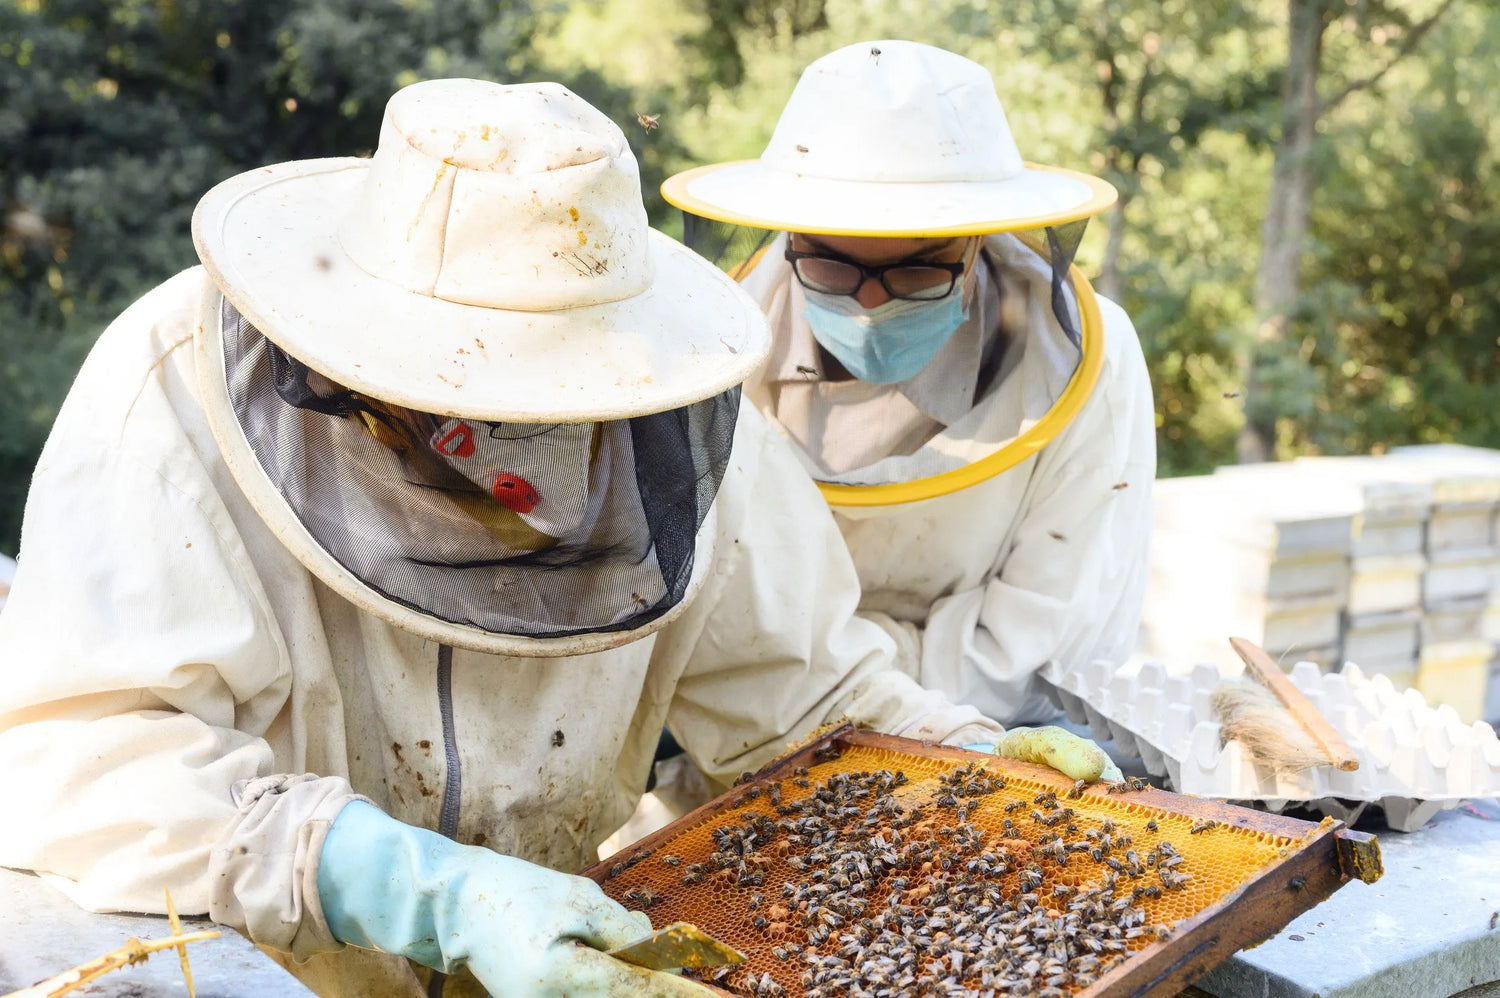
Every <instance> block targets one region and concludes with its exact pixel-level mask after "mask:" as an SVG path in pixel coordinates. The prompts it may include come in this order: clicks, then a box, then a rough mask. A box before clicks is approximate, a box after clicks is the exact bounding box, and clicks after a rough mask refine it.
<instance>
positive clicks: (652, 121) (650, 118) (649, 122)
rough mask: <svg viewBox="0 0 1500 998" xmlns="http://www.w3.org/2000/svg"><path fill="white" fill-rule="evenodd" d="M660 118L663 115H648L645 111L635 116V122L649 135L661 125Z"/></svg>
mask: <svg viewBox="0 0 1500 998" xmlns="http://www.w3.org/2000/svg"><path fill="white" fill-rule="evenodd" d="M660 118H661V115H660V114H659V113H658V114H647V113H645V112H644V111H640V112H637V113H636V116H635V120H636V121H637V122H639V123H640V126H641V127H642V128H644V129H645V130H646V134H647V135H650V134H651V130H652V129H653V128H656V127H658V126H659V125H660V123H661V122H660V121H659V119H660Z"/></svg>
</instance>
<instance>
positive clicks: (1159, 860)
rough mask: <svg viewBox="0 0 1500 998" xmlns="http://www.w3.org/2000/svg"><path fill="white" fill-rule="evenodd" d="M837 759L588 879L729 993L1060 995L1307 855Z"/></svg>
mask: <svg viewBox="0 0 1500 998" xmlns="http://www.w3.org/2000/svg"><path fill="white" fill-rule="evenodd" d="M838 753H839V750H838V749H826V748H825V749H821V750H819V752H818V754H817V756H816V757H815V758H807V759H806V762H807V766H806V767H805V768H804V767H798V768H797V769H795V770H794V769H792V768H791V767H790V766H785V767H776V769H775V771H774V772H773V773H771V774H768V775H766V776H763V777H762V778H760V779H757V780H755V781H754V782H752V783H750V784H748V785H744V786H739V787H736V788H735V790H734V791H732V794H731V796H730V797H729V798H728V803H729V806H728V807H727V808H726V809H723V810H717V811H714V810H712V808H711V807H706V808H704V809H700V812H695V813H694V815H693V816H690V817H689V819H687V820H686V822H685V823H684V825H683V826H680V827H678V828H677V829H676V830H675V831H673V832H671V833H670V834H669V835H668V836H667V837H665V838H658V839H657V840H656V841H655V842H654V844H653V847H652V848H649V849H647V848H634V847H633V848H627V849H626V850H625V851H623V852H621V853H619V854H618V855H616V856H615V857H613V858H612V859H610V860H607V861H605V862H604V863H602V864H600V866H599V867H597V868H596V876H597V878H598V879H600V880H601V882H602V886H603V888H604V890H605V892H606V893H607V894H608V895H609V896H610V897H612V898H614V899H615V900H617V901H619V902H620V903H621V904H623V905H624V906H625V907H627V908H629V909H631V910H636V911H645V912H646V913H647V915H648V916H649V917H650V918H651V921H652V924H653V925H655V926H657V927H660V926H663V925H666V924H669V923H671V922H674V921H687V922H692V923H694V924H696V925H698V926H699V927H701V928H702V929H703V930H704V931H706V932H708V933H710V934H711V935H713V936H715V937H716V938H718V939H720V940H722V941H724V942H726V943H728V944H729V945H731V946H733V947H735V948H736V949H738V950H740V951H741V952H742V953H744V954H745V956H746V961H745V962H744V963H743V964H739V965H735V966H733V967H721V968H711V969H709V970H705V971H701V972H698V973H697V975H696V976H698V977H700V979H703V980H705V981H707V982H710V983H713V984H714V985H716V986H718V987H720V988H723V989H725V990H727V991H730V992H732V993H734V994H740V995H749V996H753V998H780V996H782V995H786V996H795V995H806V996H808V998H828V996H832V995H835V994H840V995H842V994H848V995H852V996H856V998H858V996H861V995H865V996H869V998H886V996H892V998H894V996H897V995H906V994H947V993H949V992H950V991H954V990H955V989H957V988H973V989H977V990H978V991H979V992H980V993H984V992H985V991H988V992H990V993H993V994H997V995H1035V996H1038V998H1061V996H1064V995H1070V994H1076V993H1078V992H1079V991H1082V990H1085V989H1086V988H1087V987H1088V986H1089V985H1091V984H1092V983H1094V982H1095V981H1096V980H1097V979H1098V978H1099V977H1102V976H1103V975H1104V974H1106V973H1107V972H1108V971H1109V970H1110V969H1111V968H1112V967H1114V966H1116V965H1118V964H1119V963H1121V962H1123V961H1124V960H1125V959H1127V958H1128V957H1129V956H1130V955H1131V954H1133V953H1136V952H1139V951H1141V950H1143V949H1145V948H1146V947H1149V946H1151V945H1153V944H1154V943H1156V941H1157V940H1159V939H1166V938H1169V937H1170V934H1171V932H1172V929H1173V927H1174V926H1176V925H1177V924H1178V923H1179V922H1181V921H1182V920H1184V919H1187V918H1190V917H1192V916H1194V915H1197V914H1198V913H1200V912H1202V911H1203V910H1204V909H1206V908H1208V907H1210V906H1212V905H1214V904H1215V903H1217V902H1219V901H1220V900H1222V899H1223V898H1224V897H1225V895H1227V894H1229V893H1231V892H1233V891H1235V890H1236V889H1237V888H1239V887H1240V886H1241V885H1242V884H1244V883H1245V882H1246V881H1248V880H1249V879H1251V878H1252V877H1253V876H1254V875H1255V874H1256V873H1257V871H1260V870H1262V869H1264V868H1265V867H1266V866H1267V865H1269V864H1271V863H1273V862H1275V861H1277V860H1278V859H1280V858H1284V857H1285V856H1287V855H1288V854H1289V852H1290V850H1291V849H1293V848H1295V847H1296V846H1297V845H1298V844H1299V842H1300V840H1298V839H1294V838H1287V837H1283V836H1277V835H1273V834H1269V833H1267V832H1264V831H1256V830H1251V829H1246V828H1241V827H1238V826H1235V825H1228V824H1223V825H1216V824H1214V823H1213V822H1211V821H1202V820H1200V819H1197V818H1195V817H1192V816H1186V815H1181V814H1177V813H1175V812H1173V811H1170V810H1163V809H1162V808H1160V807H1157V806H1152V805H1151V804H1150V803H1149V802H1150V801H1151V800H1152V799H1153V797H1154V796H1156V795H1157V794H1158V792H1157V791H1154V790H1151V789H1145V790H1129V791H1127V792H1113V791H1119V790H1121V789H1123V788H1125V787H1126V786H1127V785H1125V784H1117V785H1114V786H1112V787H1102V786H1097V785H1096V786H1090V787H1087V788H1085V789H1083V790H1082V791H1081V793H1079V794H1078V795H1077V796H1074V793H1072V792H1068V791H1067V790H1066V789H1063V790H1059V789H1058V786H1057V784H1056V782H1049V783H1044V782H1041V781H1039V780H1032V779H1026V778H1024V777H1021V776H1018V775H1016V773H1015V772H1013V771H1010V770H1007V771H1005V772H1001V771H999V770H997V769H993V768H992V769H988V770H987V769H986V768H984V765H981V764H976V763H975V762H973V761H969V762H968V763H967V764H966V763H965V762H956V761H954V760H953V759H945V758H929V757H924V756H921V755H913V754H908V753H905V752H897V751H892V750H890V749H886V748H882V747H876V746H870V745H859V744H846V745H844V746H842V754H838ZM965 758H968V757H965ZM1162 796H1165V795H1162ZM1069 810H1071V813H1068V812H1069ZM1195 829H1196V830H1195ZM1163 844H1165V845H1163ZM898 878H899V879H898ZM997 947H998V948H997Z"/></svg>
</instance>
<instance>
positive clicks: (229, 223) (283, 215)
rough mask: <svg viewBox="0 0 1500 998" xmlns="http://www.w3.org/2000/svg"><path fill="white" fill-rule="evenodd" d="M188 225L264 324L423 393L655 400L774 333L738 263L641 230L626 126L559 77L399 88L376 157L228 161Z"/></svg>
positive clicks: (539, 413) (615, 414)
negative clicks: (243, 165)
mask: <svg viewBox="0 0 1500 998" xmlns="http://www.w3.org/2000/svg"><path fill="white" fill-rule="evenodd" d="M193 238H194V242H195V244H196V246H197V249H198V255H199V257H200V258H201V259H202V261H203V263H204V265H205V266H206V268H207V269H208V272H209V273H210V275H211V276H212V278H213V280H214V282H215V284H216V285H217V286H218V288H219V290H220V291H222V292H223V294H224V295H225V297H227V298H228V299H229V301H230V303H231V304H232V305H233V306H234V307H235V308H236V309H238V310H239V311H240V313H241V314H243V315H244V316H245V317H246V318H247V319H248V320H249V321H250V322H251V323H252V324H253V325H254V327H255V328H256V329H258V330H259V331H260V332H262V333H263V334H265V336H266V337H267V338H269V339H270V340H271V341H272V342H273V343H275V344H276V345H277V346H279V347H281V348H282V349H283V350H285V351H286V352H287V353H289V354H291V355H292V356H294V357H296V358H297V359H298V360H300V361H302V362H303V363H305V364H307V365H308V366H309V367H311V368H312V369H314V370H315V371H317V372H319V373H320V374H322V375H324V376H326V377H328V378H330V379H332V380H333V381H335V382H337V383H339V384H340V385H343V386H345V387H347V388H350V389H353V390H355V391H358V392H362V393H364V394H367V395H369V396H372V397H375V398H378V399H381V400H383V401H385V402H388V403H391V404H394V405H400V406H406V407H408V408H412V409H418V410H421V411H423V412H430V413H441V414H448V415H453V416H462V417H468V418H473V419H483V420H511V421H521V422H565V421H586V420H605V419H621V418H626V417H629V416H634V415H640V414H644V413H651V412H659V411H663V410H667V409H672V408H676V407H679V406H682V405H685V404H688V403H691V402H695V401H698V400H701V399H705V398H708V397H710V396H713V395H715V394H717V393H719V392H721V391H724V390H725V389H727V388H730V387H732V386H734V385H736V384H738V383H739V382H741V381H742V380H744V378H745V377H746V376H747V375H748V374H750V373H751V372H752V371H753V370H754V369H755V368H756V367H757V366H758V365H759V364H760V363H761V361H762V360H763V359H764V357H765V354H766V350H767V345H768V341H767V335H766V331H765V324H764V321H763V319H762V318H761V314H760V310H759V309H758V308H757V307H756V305H755V303H754V302H753V301H752V300H751V299H750V298H749V297H748V296H747V295H746V294H745V293H744V292H743V291H741V290H740V288H739V287H738V286H737V285H736V284H735V283H734V281H732V280H731V279H729V278H728V277H726V276H725V275H724V274H722V273H721V272H720V271H718V270H717V269H716V268H714V267H713V266H711V265H710V264H708V263H707V262H706V261H704V260H703V259H701V258H700V257H698V256H697V255H696V254H694V253H693V252H692V251H690V250H688V249H687V248H686V247H684V246H682V245H680V244H679V243H677V242H675V241H673V240H671V239H670V238H668V237H666V236H664V235H662V234H661V233H659V232H656V231H654V230H652V229H651V228H649V226H648V225H647V221H646V213H645V209H644V207H643V206H642V202H641V194H640V176H639V171H638V169H637V166H636V161H635V157H634V156H633V155H632V154H631V152H630V147H629V145H628V144H627V143H626V141H625V136H624V134H623V133H622V132H621V131H620V129H619V128H618V127H617V126H616V125H615V124H614V123H613V122H611V121H610V120H609V119H608V118H606V117H605V116H604V115H603V114H602V113H601V112H599V111H598V110H596V109H595V108H593V107H592V106H590V105H589V104H588V103H587V102H585V101H583V100H582V99H580V98H579V97H577V96H575V95H574V94H573V93H571V92H570V91H568V90H567V89H566V88H565V87H562V86H560V85H558V84H555V83H539V84H525V85H514V86H503V85H500V84H495V83H489V82H485V81H480V80H461V79H459V80H432V81H428V82H425V83H418V84H414V85H412V86H409V87H406V88H404V89H402V90H400V91H398V92H397V93H396V94H395V95H394V96H393V97H392V98H391V99H390V102H389V104H388V105H387V107H386V112H385V119H384V123H383V124H382V127H381V132H380V143H379V147H378V149H377V150H376V152H375V154H374V157H373V158H371V159H355V158H350V159H320V160H301V161H294V162H289V163H281V164H278V165H275V166H269V167H266V168H264V169H259V170H253V171H251V172H248V173H244V174H240V175H239V176H236V177H233V178H231V179H229V180H227V181H225V182H224V183H221V184H219V185H218V186H217V187H215V188H214V189H213V190H211V191H209V192H208V194H207V195H205V196H204V197H203V199H202V201H200V202H199V204H198V208H197V210H196V212H195V213H194V215H193Z"/></svg>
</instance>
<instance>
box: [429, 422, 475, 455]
mask: <svg viewBox="0 0 1500 998" xmlns="http://www.w3.org/2000/svg"><path fill="white" fill-rule="evenodd" d="M437 449H438V450H439V451H441V452H442V453H444V454H447V455H448V456H449V457H473V456H474V431H473V430H471V429H469V424H468V423H459V424H458V425H457V426H455V427H454V428H453V429H451V430H449V431H448V435H447V436H446V437H444V438H443V439H441V440H439V441H438V442H437Z"/></svg>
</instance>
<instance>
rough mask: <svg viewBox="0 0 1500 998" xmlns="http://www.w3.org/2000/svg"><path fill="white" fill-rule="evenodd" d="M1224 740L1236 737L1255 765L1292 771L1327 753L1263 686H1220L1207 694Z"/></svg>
mask: <svg viewBox="0 0 1500 998" xmlns="http://www.w3.org/2000/svg"><path fill="white" fill-rule="evenodd" d="M1211 703H1212V705H1213V710H1214V713H1215V714H1216V715H1217V716H1218V718H1219V725H1220V732H1221V738H1222V740H1223V742H1224V744H1226V745H1227V744H1229V743H1230V742H1233V741H1237V742H1239V743H1240V744H1241V745H1242V746H1244V749H1245V754H1246V756H1248V757H1249V759H1250V761H1251V762H1253V763H1254V764H1255V765H1257V766H1265V767H1266V768H1268V769H1272V770H1275V771H1276V772H1278V773H1295V772H1298V771H1300V770H1303V769H1311V768H1313V767H1314V766H1326V765H1328V764H1329V763H1328V757H1327V755H1325V754H1324V753H1323V751H1322V749H1320V748H1319V747H1318V745H1317V743H1316V742H1314V741H1313V740H1312V738H1310V737H1309V736H1308V734H1307V732H1306V731H1304V730H1303V729H1302V725H1300V724H1298V723H1297V720H1296V718H1294V717H1292V715H1291V713H1290V712H1288V711H1287V709H1286V707H1284V706H1283V705H1282V703H1281V701H1280V700H1277V699H1276V696H1275V695H1274V694H1273V693H1272V692H1271V691H1270V690H1268V689H1266V688H1265V687H1263V686H1250V685H1239V684H1237V685H1232V686H1221V687H1219V688H1218V689H1216V690H1214V692H1213V694H1212V696H1211Z"/></svg>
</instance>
